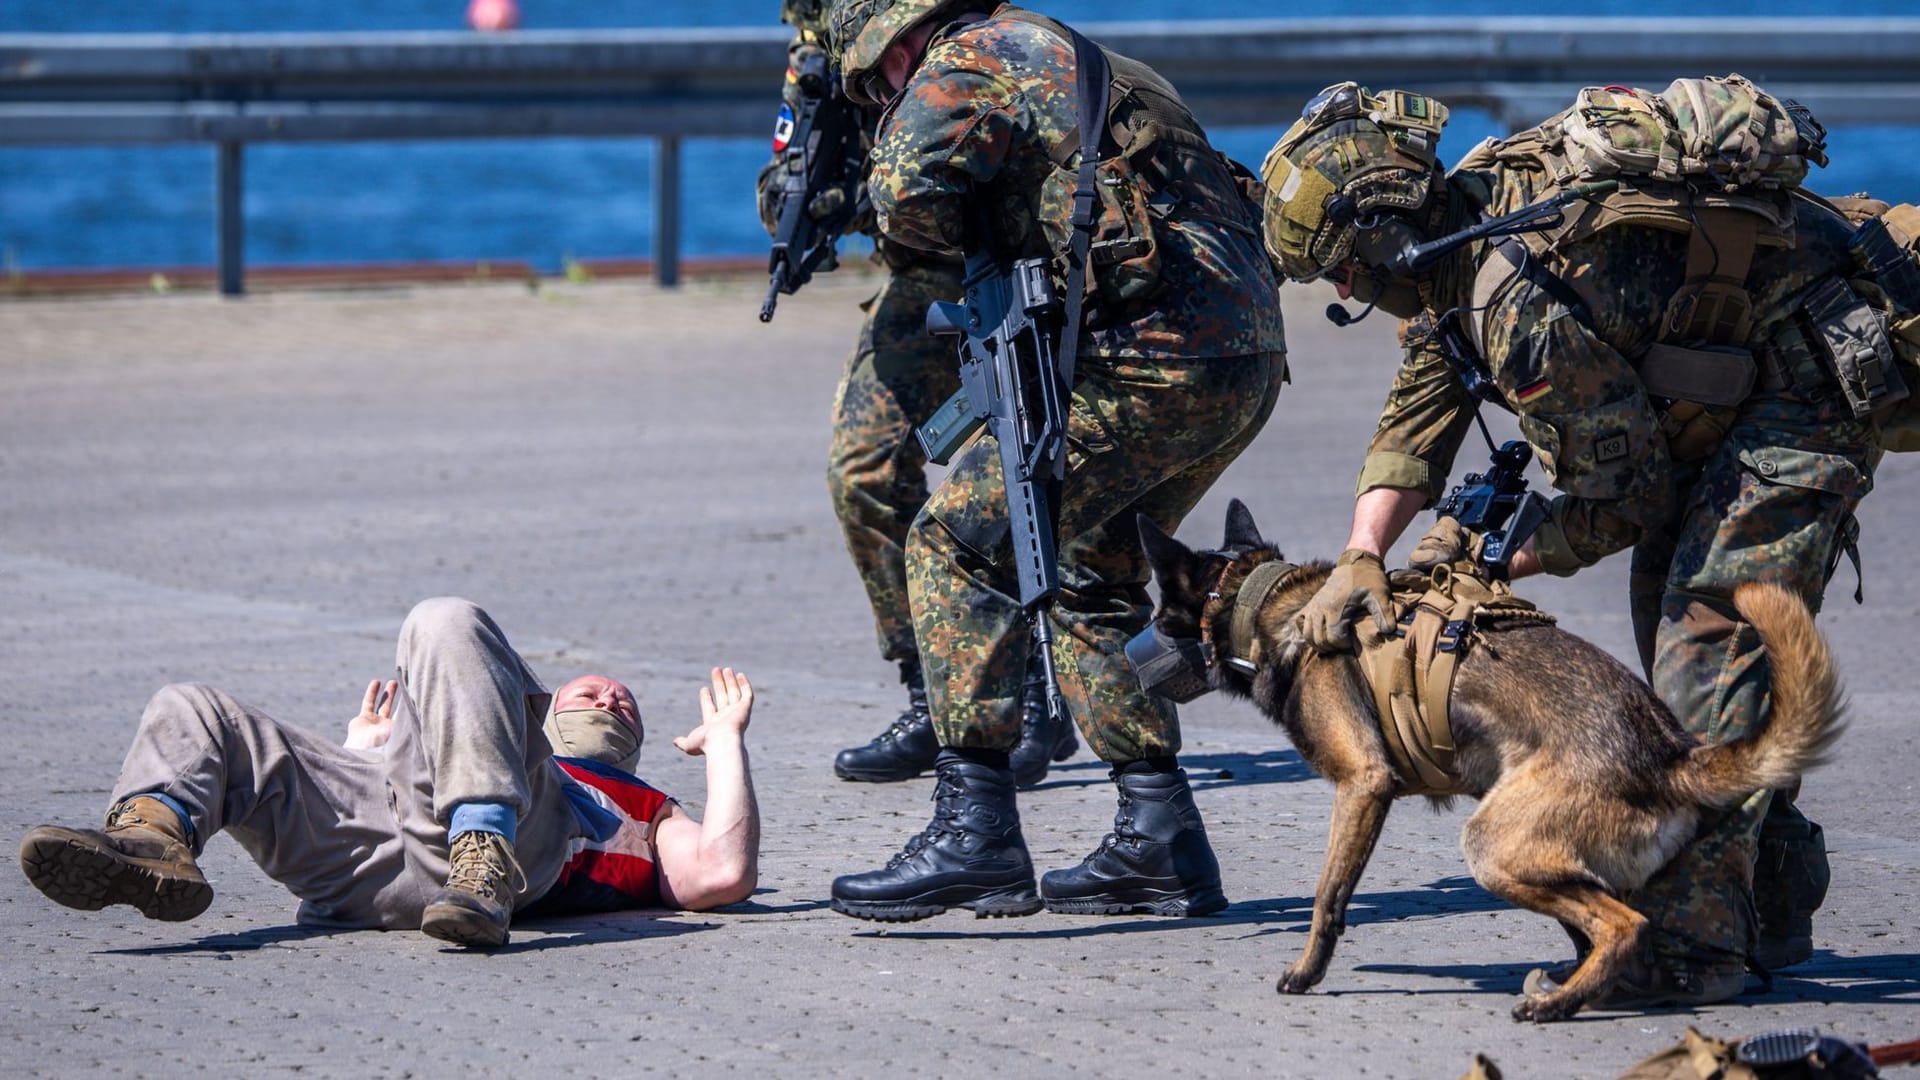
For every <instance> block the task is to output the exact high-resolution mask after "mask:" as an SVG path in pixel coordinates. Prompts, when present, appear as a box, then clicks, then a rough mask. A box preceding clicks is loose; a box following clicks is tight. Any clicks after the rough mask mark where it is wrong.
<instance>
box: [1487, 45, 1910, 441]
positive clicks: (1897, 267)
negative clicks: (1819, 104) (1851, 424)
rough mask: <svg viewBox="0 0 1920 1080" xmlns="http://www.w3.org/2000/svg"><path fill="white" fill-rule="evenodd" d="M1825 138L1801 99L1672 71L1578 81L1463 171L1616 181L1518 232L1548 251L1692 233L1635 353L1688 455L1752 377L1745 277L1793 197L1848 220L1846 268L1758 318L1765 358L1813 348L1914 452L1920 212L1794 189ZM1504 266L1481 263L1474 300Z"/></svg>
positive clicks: (1551, 184) (1532, 246)
mask: <svg viewBox="0 0 1920 1080" xmlns="http://www.w3.org/2000/svg"><path fill="white" fill-rule="evenodd" d="M1825 138H1826V129H1825V128H1823V127H1822V126H1821V125H1820V123H1819V122H1818V121H1817V120H1815V119H1814V118H1813V116H1812V114H1811V113H1809V112H1808V111H1807V109H1806V108H1804V107H1803V106H1801V105H1799V104H1797V103H1795V102H1792V101H1781V100H1779V99H1777V98H1775V97H1773V96H1771V95H1769V94H1768V93H1766V92H1765V91H1764V90H1761V89H1760V88H1758V87H1756V86H1754V85H1753V84H1752V83H1751V82H1748V81H1747V80H1746V79H1744V78H1742V77H1741V76H1739V75H1729V76H1727V77H1725V78H1702V79H1677V80H1675V81H1674V82H1673V84H1672V85H1670V86H1669V87H1667V89H1666V90H1665V91H1664V92H1662V93H1659V94H1652V93H1649V92H1647V91H1645V90H1634V89H1628V88H1625V87H1604V88H1588V89H1586V90H1582V91H1581V92H1580V94H1579V97H1578V98H1577V99H1576V100H1575V102H1574V104H1573V106H1572V107H1571V108H1569V109H1567V110H1566V111H1564V112H1562V113H1560V114H1559V115H1558V116H1555V117H1553V118H1552V119H1550V120H1548V121H1547V122H1545V123H1543V124H1541V125H1540V126H1539V127H1537V128H1534V129H1532V130H1530V131H1525V132H1521V133H1520V134H1518V135H1515V136H1513V137H1512V138H1509V139H1507V140H1505V141H1501V142H1494V141H1492V140H1489V141H1488V142H1486V143H1483V144H1482V145H1481V146H1480V147H1478V148H1476V149H1475V150H1474V151H1473V152H1472V153H1470V154H1469V155H1468V156H1467V158H1466V159H1465V160H1463V161H1462V162H1461V163H1460V165H1459V166H1458V168H1462V169H1475V168H1486V167H1490V166H1494V165H1499V166H1503V167H1506V168H1513V169H1531V170H1537V171H1540V172H1544V173H1545V174H1546V176H1545V178H1544V180H1545V182H1544V183H1542V184H1540V185H1539V187H1540V188H1541V196H1542V197H1543V198H1544V197H1547V196H1551V195H1553V194H1554V193H1555V192H1558V191H1563V190H1566V189H1567V188H1570V187H1572V186H1574V185H1576V184H1583V183H1590V182H1593V181H1597V180H1611V181H1617V183H1618V187H1617V188H1615V189H1614V190H1612V191H1610V192H1608V193H1606V194H1604V195H1601V196H1599V197H1595V198H1588V199H1584V200H1581V201H1578V202H1575V203H1573V204H1572V205H1570V206H1569V207H1568V208H1567V212H1566V215H1565V218H1564V220H1563V221H1562V223H1561V224H1560V225H1558V226H1557V227H1555V228H1552V229H1549V230H1547V231H1545V232H1542V233H1539V234H1537V235H1533V236H1530V237H1527V238H1525V240H1524V242H1525V244H1526V246H1527V248H1528V249H1529V250H1531V251H1532V252H1533V254H1535V255H1537V256H1540V257H1542V258H1543V259H1544V260H1547V261H1549V262H1551V261H1552V259H1553V256H1554V254H1555V253H1556V251H1558V250H1559V249H1560V248H1562V247H1563V246H1565V245H1569V244H1572V243H1576V242H1578V241H1580V240H1583V239H1586V238H1588V237H1591V236H1593V235H1594V234H1595V233H1598V232H1601V231H1603V230H1606V229H1611V228H1615V227H1618V226H1622V225H1637V226H1643V227H1649V228H1655V229H1662V230H1666V231H1669V232H1674V233H1679V234H1682V235H1684V236H1686V237H1687V238H1688V244H1687V256H1686V259H1687V261H1686V272H1685V279H1684V281H1683V282H1682V285H1681V287H1680V288H1679V289H1678V290H1676V291H1675V293H1674V296H1673V298H1672V299H1671V300H1670V301H1669V303H1668V306H1667V309H1666V311H1665V312H1664V313H1663V314H1662V322H1661V325H1660V332H1659V334H1658V336H1657V339H1656V343H1655V344H1654V345H1653V346H1652V348H1651V349H1650V350H1649V351H1648V353H1647V354H1646V355H1645V356H1643V357H1640V358H1637V359H1638V361H1639V363H1638V367H1639V369H1640V372H1641V375H1642V378H1643V379H1645V380H1646V382H1647V388H1648V390H1649V391H1650V392H1651V393H1653V394H1654V395H1656V396H1658V397H1662V398H1665V399H1667V400H1669V401H1671V402H1673V405H1672V406H1671V407H1669V409H1668V411H1667V412H1666V414H1665V415H1664V416H1663V419H1662V423H1663V425H1664V426H1665V427H1666V434H1667V436H1668V442H1669V446H1670V448H1671V449H1672V450H1673V452H1674V453H1675V454H1676V456H1678V457H1681V458H1682V459H1683V460H1685V459H1690V458H1691V457H1693V456H1697V455H1699V454H1703V453H1704V452H1705V451H1706V450H1709V449H1711V447H1712V446H1713V445H1714V444H1715V443H1717V442H1718V436H1719V434H1720V433H1721V431H1723V430H1724V427H1725V424H1726V423H1727V422H1728V421H1729V419H1730V418H1731V416H1732V415H1733V410H1734V409H1735V408H1736V407H1737V406H1738V404H1739V402H1740V401H1741V400H1743V399H1744V397H1745V395H1746V394H1747V393H1748V392H1749V391H1750V390H1751V387H1752V386H1753V384H1754V380H1755V377H1756V373H1757V369H1756V366H1755V362H1754V359H1753V356H1752V354H1751V353H1750V352H1748V351H1747V350H1748V349H1750V348H1753V347H1755V342H1754V341H1753V338H1754V337H1755V330H1756V327H1755V325H1754V305H1753V300H1752V297H1751V296H1750V295H1749V294H1748V292H1747V288H1746V279H1747V274H1748V271H1749V270H1750V269H1751V267H1752V264H1753V258H1754V255H1755V253H1756V252H1757V251H1758V250H1760V249H1761V248H1768V247H1772V248H1785V247H1791V246H1792V245H1793V243H1794V221H1795V206H1794V203H1795V201H1796V200H1810V201H1813V202H1817V203H1823V204H1826V205H1828V206H1829V207H1831V208H1832V209H1834V210H1835V211H1836V212H1839V213H1841V214H1843V215H1845V216H1847V217H1849V219H1850V220H1852V221H1853V222H1854V223H1855V225H1856V226H1857V227H1858V229H1859V231H1858V232H1856V233H1855V235H1854V238H1853V244H1852V247H1853V254H1854V260H1855V266H1854V267H1852V268H1850V269H1849V270H1847V271H1844V272H1843V273H1842V274H1840V275H1838V276H1836V277H1833V278H1830V279H1828V280H1826V281H1823V282H1820V283H1819V284H1817V285H1816V286H1815V287H1814V288H1812V289H1810V290H1809V292H1808V294H1807V295H1806V296H1805V297H1804V298H1803V299H1802V303H1801V305H1800V308H1799V310H1798V311H1797V313H1796V317H1795V318H1793V319H1789V320H1787V322H1786V324H1785V325H1783V326H1780V327H1777V328H1775V327H1765V328H1759V329H1762V330H1764V331H1765V333H1766V334H1767V335H1768V340H1767V342H1766V346H1767V348H1769V349H1770V350H1772V351H1773V352H1775V353H1776V354H1782V353H1783V352H1784V351H1792V350H1805V351H1808V352H1810V353H1813V354H1815V355H1817V356H1818V357H1820V358H1821V359H1822V360H1824V362H1825V366H1826V367H1827V368H1828V369H1829V370H1830V371H1832V372H1833V374H1834V376H1835V377H1836V379H1837V380H1838V382H1839V383H1840V386H1841V388H1842V389H1843V391H1844V392H1845V393H1846V396H1847V398H1848V401H1849V403H1850V404H1851V405H1852V407H1853V410H1854V413H1855V415H1856V416H1858V417H1861V418H1868V417H1871V418H1872V420H1873V421H1874V423H1875V424H1876V425H1877V426H1878V427H1879V429H1880V432H1881V438H1882V445H1883V446H1884V447H1885V448H1887V449H1889V450H1920V396H1917V395H1915V394H1913V393H1911V392H1910V388H1911V389H1913V390H1920V210H1916V209H1914V208H1912V207H1895V208H1888V207H1887V206H1886V204H1884V203H1878V202H1874V203H1873V205H1872V206H1871V207H1869V208H1866V209H1864V210H1863V209H1861V206H1860V205H1854V206H1852V207H1849V206H1845V205H1837V204H1834V203H1829V202H1828V201H1827V200H1824V199H1821V198H1820V197H1819V196H1817V195H1813V194H1811V193H1809V192H1807V191H1806V190H1805V189H1804V188H1802V187H1801V186H1800V185H1801V183H1802V182H1803V181H1804V180H1805V179H1806V176H1807V172H1808V169H1809V166H1813V165H1825V164H1826V161H1827V158H1826V152H1825ZM1852 201H1853V203H1855V204H1859V203H1860V202H1861V200H1858V199H1856V200H1852ZM1867 201H1869V202H1871V200H1867ZM1842 202H1843V203H1844V202H1847V200H1842ZM1506 273H1507V268H1506V267H1504V266H1501V265H1498V264H1497V263H1495V262H1490V263H1489V265H1488V267H1487V268H1486V272H1485V274H1483V277H1485V278H1486V280H1485V281H1483V282H1477V283H1476V297H1475V301H1474V302H1475V303H1480V302H1482V300H1483V299H1484V297H1482V296H1480V295H1478V294H1479V292H1480V291H1481V290H1482V289H1485V288H1491V287H1492V286H1493V285H1495V284H1496V283H1497V282H1498V281H1500V280H1504V279H1505V277H1506Z"/></svg>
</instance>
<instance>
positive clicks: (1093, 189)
mask: <svg viewBox="0 0 1920 1080" xmlns="http://www.w3.org/2000/svg"><path fill="white" fill-rule="evenodd" d="M1067 33H1068V34H1070V35H1072V37H1073V56H1074V67H1075V68H1076V69H1077V71H1076V75H1075V80H1074V81H1075V85H1076V89H1077V91H1078V95H1079V110H1080V183H1079V186H1078V187H1076V188H1074V191H1073V216H1072V218H1071V219H1070V222H1071V224H1072V226H1073V235H1072V238H1071V239H1070V240H1069V242H1068V248H1067V315H1066V318H1065V319H1064V320H1062V321H1061V323H1060V344H1059V347H1058V348H1057V349H1056V350H1055V353H1054V355H1055V358H1056V361H1057V363H1058V365H1059V371H1060V378H1061V380H1062V381H1063V382H1064V383H1066V389H1067V391H1068V392H1072V390H1073V367H1074V363H1075V361H1076V360H1077V359H1078V358H1079V354H1080V319H1081V316H1082V311H1083V306H1084V302H1085V300H1086V295H1087V264H1088V262H1089V254H1088V253H1089V252H1090V251H1091V250H1092V248H1093V227H1094V224H1095V223H1096V222H1098V221H1099V220H1100V190H1099V188H1098V186H1097V185H1096V183H1095V180H1094V171H1095V170H1096V169H1097V168H1098V167H1099V165H1100V136H1101V134H1102V133H1103V132H1105V131H1106V130H1107V106H1108V103H1109V94H1110V92H1111V90H1112V84H1113V75H1112V72H1111V70H1110V69H1109V67H1108V65H1107V54H1106V53H1104V52H1102V51H1101V50H1100V46H1098V45H1095V44H1094V43H1093V42H1092V41H1090V40H1088V39H1087V37H1086V35H1084V34H1082V33H1081V32H1080V31H1078V30H1075V29H1073V28H1072V27H1067Z"/></svg>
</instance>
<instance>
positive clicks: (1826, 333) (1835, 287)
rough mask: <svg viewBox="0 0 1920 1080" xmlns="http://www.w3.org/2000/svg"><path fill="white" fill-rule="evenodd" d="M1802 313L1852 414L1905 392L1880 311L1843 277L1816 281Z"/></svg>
mask: <svg viewBox="0 0 1920 1080" xmlns="http://www.w3.org/2000/svg"><path fill="white" fill-rule="evenodd" d="M1801 314H1802V315H1803V316H1804V317H1805V318H1806V320H1807V325H1808V327H1809V328H1810V329H1811V330H1812V331H1813V334H1812V336H1813V339H1814V340H1815V342H1817V343H1818V345H1819V346H1820V348H1821V351H1822V354H1823V355H1824V357H1825V359H1826V362H1827V370H1828V371H1829V372H1831V373H1832V374H1833V377H1834V378H1835V379H1836V380H1837V381H1838V382H1839V384H1840V390H1841V393H1843V394H1845V395H1846V399H1847V405H1848V406H1849V407H1850V408H1852V410H1853V415H1854V416H1855V417H1856V418H1860V417H1865V416H1869V415H1871V414H1873V413H1874V412H1875V411H1877V410H1880V409H1882V408H1885V407H1886V406H1889V405H1893V404H1894V403H1896V402H1899V401H1902V400H1904V399H1905V398H1906V397H1907V384H1906V380H1905V379H1902V378H1901V377H1900V372H1899V371H1898V370H1897V369H1896V367H1895V357H1894V352H1893V343H1892V342H1891V341H1890V340H1888V338H1887V328H1886V326H1885V325H1884V324H1883V323H1882V322H1881V316H1880V314H1879V313H1878V312H1876V311H1874V309H1873V306H1872V305H1870V304H1868V303H1867V302H1866V301H1865V300H1862V299H1861V298H1860V295H1859V294H1858V293H1856V292H1854V290H1853V289H1852V287H1850V286H1849V285H1848V284H1847V282H1846V281H1844V280H1843V279H1841V278H1838V277H1831V278H1828V279H1827V280H1825V281H1823V282H1821V283H1820V284H1818V285H1816V286H1814V287H1813V289H1812V290H1811V291H1809V292H1808V294H1807V299H1806V303H1805V304H1804V305H1803V306H1802V308H1801Z"/></svg>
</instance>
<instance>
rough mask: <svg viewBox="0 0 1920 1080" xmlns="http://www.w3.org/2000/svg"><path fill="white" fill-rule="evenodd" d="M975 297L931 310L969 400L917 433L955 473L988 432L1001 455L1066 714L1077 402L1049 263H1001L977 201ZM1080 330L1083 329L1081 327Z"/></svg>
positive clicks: (1037, 633)
mask: <svg viewBox="0 0 1920 1080" xmlns="http://www.w3.org/2000/svg"><path fill="white" fill-rule="evenodd" d="M971 202H972V209H971V211H970V214H969V224H970V226H971V228H970V235H969V237H968V243H967V245H966V250H967V252H968V254H967V263H966V278H965V280H964V282H963V284H964V286H965V289H966V292H965V294H964V295H963V297H962V299H961V300H960V302H959V303H948V302H944V301H943V302H940V303H936V304H934V305H933V306H932V307H931V308H929V309H928V310H927V332H928V333H930V334H934V335H936V336H941V337H956V338H958V339H959V343H958V345H959V352H960V391H959V392H958V393H956V394H954V395H953V396H952V397H951V398H948V399H947V402H946V404H944V405H942V406H940V408H939V409H938V410H937V411H936V412H935V413H934V414H933V416H932V417H931V418H930V419H928V420H927V422H926V423H925V424H922V425H921V426H920V428H919V430H918V431H917V432H916V435H917V436H918V438H919V440H920V448H921V449H922V450H924V451H926V455H927V460H929V461H931V462H933V463H934V464H936V465H945V464H946V463H947V462H948V461H949V460H951V459H952V457H953V455H954V454H955V453H957V452H958V451H959V450H960V448H961V447H962V446H964V445H966V443H967V442H968V440H970V439H972V438H973V435H974V433H975V432H977V431H979V430H980V428H981V427H982V426H984V427H985V428H986V429H987V432H988V433H989V434H991V435H992V436H993V438H994V441H995V442H996V443H997V444H998V445H999V447H1000V472H1001V474H1002V475H1003V476H1004V477H1005V481H1006V489H1007V516H1008V527H1009V531H1010V537H1009V538H1010V539H1011V541H1012V543H1013V557H1014V569H1015V573H1016V574H1017V575H1018V578H1019V582H1020V606H1021V607H1022V608H1023V609H1024V610H1025V612H1026V615H1027V620H1028V622H1029V623H1030V624H1031V625H1032V627H1033V639H1034V646H1035V648H1037V649H1038V650H1039V653H1040V656H1041V662H1042V664H1044V665H1045V669H1046V676H1047V686H1048V705H1049V708H1050V709H1051V710H1052V711H1053V715H1054V716H1055V717H1056V718H1058V717H1064V716H1065V715H1066V713H1065V711H1064V709H1065V703H1064V702H1062V701H1060V700H1059V697H1060V690H1059V680H1058V679H1056V678H1055V677H1054V670H1053V630H1052V628H1051V626H1050V624H1049V622H1048V620H1047V619H1046V618H1045V616H1044V614H1043V610H1044V608H1045V607H1046V605H1047V604H1048V603H1049V602H1050V601H1051V600H1052V599H1053V597H1054V594H1056V593H1058V592H1059V591H1060V557H1059V546H1058V539H1057V538H1056V535H1055V532H1056V529H1057V527H1058V525H1059V512H1060V489H1061V485H1062V481H1063V480H1064V478H1065V476H1066V460H1067V393H1068V388H1069V387H1070V386H1071V385H1072V382H1073V372H1072V371H1070V370H1062V365H1061V362H1060V358H1059V356H1058V354H1057V351H1056V343H1057V342H1058V341H1059V340H1060V327H1061V323H1062V321H1063V319H1064V315H1063V314H1062V311H1061V304H1060V300H1059V298H1058V296H1056V295H1055V293H1054V288H1053V279H1052V278H1051V277H1050V276H1049V274H1048V270H1047V260H1045V259H1020V260H1017V261H1015V262H1012V263H1010V264H1007V263H1002V262H1000V261H999V260H998V259H996V258H995V257H994V255H993V246H992V244H991V233H990V229H989V226H988V224H987V221H986V214H985V212H984V210H983V209H981V203H982V200H979V199H974V200H971ZM1076 329H1077V328H1076Z"/></svg>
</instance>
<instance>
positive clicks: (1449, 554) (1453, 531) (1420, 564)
mask: <svg viewBox="0 0 1920 1080" xmlns="http://www.w3.org/2000/svg"><path fill="white" fill-rule="evenodd" d="M1483 542H1484V541H1483V539H1482V538H1481V536H1480V535H1479V534H1478V533H1475V532H1474V531H1473V530H1472V529H1469V528H1467V527H1466V526H1465V525H1462V524H1460V521H1459V519H1457V518H1453V517H1443V518H1441V519H1440V520H1439V521H1436V522H1434V523H1433V528H1431V529H1428V530H1427V535H1425V536H1423V537H1421V538H1420V542H1419V543H1418V544H1416V545H1414V548H1413V553H1412V554H1411V555H1408V556H1407V565H1408V566H1410V567H1412V568H1413V569H1415V570H1431V569H1433V568H1434V567H1436V566H1450V565H1452V564H1454V563H1457V562H1465V561H1469V560H1477V559H1479V558H1480V548H1481V545H1482V543H1483Z"/></svg>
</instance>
